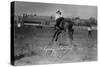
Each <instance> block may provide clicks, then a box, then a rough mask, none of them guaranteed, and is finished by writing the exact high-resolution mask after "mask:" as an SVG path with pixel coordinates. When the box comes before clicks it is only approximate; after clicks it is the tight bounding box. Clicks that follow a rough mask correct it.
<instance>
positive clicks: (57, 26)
mask: <svg viewBox="0 0 100 67" xmlns="http://www.w3.org/2000/svg"><path fill="white" fill-rule="evenodd" d="M55 20H56V25H55V29H57V28H59V29H62V28H61V26H60V23H61V21H62V20H64V18H63V17H62V15H61V12H60V10H58V11H57V12H56V16H55Z"/></svg>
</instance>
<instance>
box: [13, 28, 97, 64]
mask: <svg viewBox="0 0 100 67" xmlns="http://www.w3.org/2000/svg"><path fill="white" fill-rule="evenodd" d="M54 32H55V30H54V29H53V28H50V27H49V28H48V27H43V28H38V27H35V26H23V27H21V28H15V36H14V37H15V42H14V49H15V51H14V52H15V59H16V60H15V65H31V64H51V63H66V62H82V61H95V60H97V30H93V31H92V36H91V37H88V32H87V29H86V28H82V27H74V40H73V41H72V45H73V47H70V45H71V44H70V42H69V39H68V32H66V33H63V34H62V39H61V37H59V39H58V41H57V42H51V39H52V36H53V34H54ZM60 43H62V44H65V45H63V46H58V44H60ZM20 56H22V57H21V58H20Z"/></svg>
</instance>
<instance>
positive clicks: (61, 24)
mask: <svg viewBox="0 0 100 67" xmlns="http://www.w3.org/2000/svg"><path fill="white" fill-rule="evenodd" d="M57 21H58V23H57V22H56V24H55V27H54V28H55V30H56V31H55V33H54V35H53V38H52V41H57V40H58V37H59V35H60V34H61V33H62V32H66V30H68V36H69V39H71V40H73V32H74V29H73V25H74V23H73V21H72V19H71V18H63V17H61V18H60V19H59V20H57Z"/></svg>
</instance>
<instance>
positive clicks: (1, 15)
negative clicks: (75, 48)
mask: <svg viewBox="0 0 100 67" xmlns="http://www.w3.org/2000/svg"><path fill="white" fill-rule="evenodd" d="M11 1H13V0H0V67H12V66H11V65H10V2H11ZM15 1H20V0H15ZM21 1H26V0H21ZM27 1H28V2H45V3H61V4H77V5H94V6H98V34H99V28H100V24H99V21H100V20H99V18H100V16H99V15H100V14H99V12H100V0H27ZM99 44H100V42H99V35H98V48H100V46H99ZM99 51H100V49H98V53H100V52H99ZM98 55H99V54H98ZM98 58H99V56H98ZM99 63H100V61H97V62H79V63H63V64H49V65H31V66H34V67H46V66H47V67H51V66H52V67H55V66H57V67H65V66H66V67H99V65H100V64H99ZM31 66H26V67H31ZM22 67H24V66H22Z"/></svg>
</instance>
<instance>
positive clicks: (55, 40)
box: [55, 31, 61, 41]
mask: <svg viewBox="0 0 100 67" xmlns="http://www.w3.org/2000/svg"><path fill="white" fill-rule="evenodd" d="M60 33H61V31H58V33H57V36H56V40H55V41H57V40H58V36H59V34H60Z"/></svg>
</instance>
